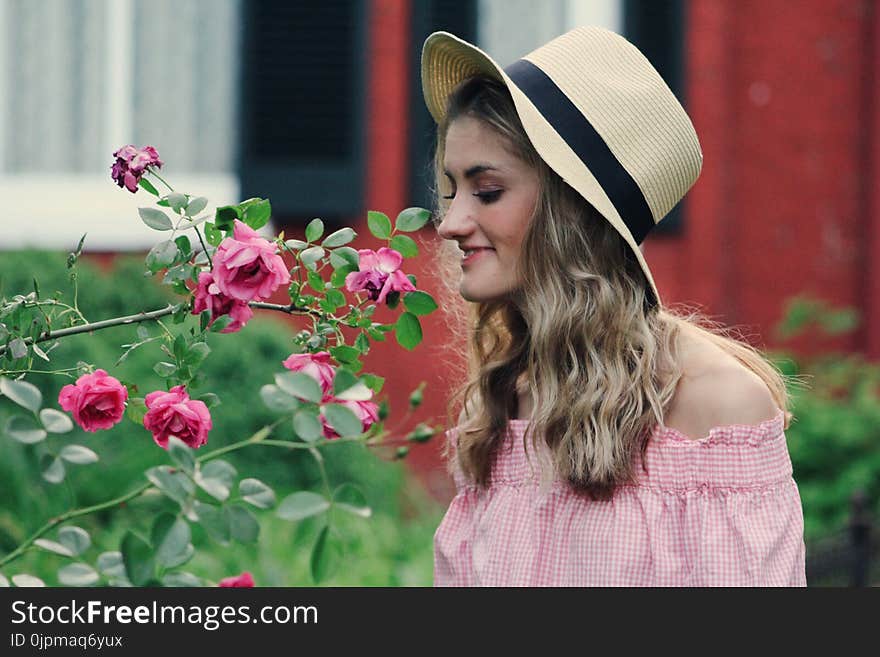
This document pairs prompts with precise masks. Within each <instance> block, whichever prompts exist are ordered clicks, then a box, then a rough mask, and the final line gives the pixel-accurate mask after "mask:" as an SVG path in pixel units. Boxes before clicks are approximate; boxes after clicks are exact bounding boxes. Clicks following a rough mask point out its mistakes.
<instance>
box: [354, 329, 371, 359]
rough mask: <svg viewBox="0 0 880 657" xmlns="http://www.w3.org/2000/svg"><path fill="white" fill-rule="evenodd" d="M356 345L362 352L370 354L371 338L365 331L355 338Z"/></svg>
mask: <svg viewBox="0 0 880 657" xmlns="http://www.w3.org/2000/svg"><path fill="white" fill-rule="evenodd" d="M354 346H355V347H356V348H357V350H358V351H360V352H361V353H362V354H368V353H369V352H370V339H369V338H368V337H367V336H366V335H365V334H364V333H358V336H357V337H356V338H355V339H354Z"/></svg>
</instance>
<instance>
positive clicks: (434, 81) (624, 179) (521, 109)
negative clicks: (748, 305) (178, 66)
mask: <svg viewBox="0 0 880 657" xmlns="http://www.w3.org/2000/svg"><path fill="white" fill-rule="evenodd" d="M474 75H486V76H489V77H493V78H496V79H498V80H500V81H501V82H503V83H504V84H505V85H506V86H507V88H508V89H509V90H510V95H511V96H512V97H513V103H514V105H515V107H516V111H517V114H518V115H519V118H520V120H521V121H522V124H523V127H524V128H525V131H526V134H527V135H528V137H529V140H530V141H531V142H532V145H533V146H534V147H535V150H536V151H537V152H538V154H539V155H540V156H541V158H542V159H543V160H544V161H545V162H546V163H547V165H548V166H550V168H552V169H553V170H554V171H555V172H556V173H557V174H559V176H560V177H561V178H562V179H563V180H564V181H565V182H566V183H568V184H569V185H570V186H571V187H573V188H574V189H575V190H577V191H578V192H579V193H580V194H581V196H583V197H584V198H585V199H586V200H587V201H588V202H589V203H590V204H591V205H592V206H593V207H595V208H596V210H598V211H599V212H600V213H601V214H602V216H603V217H605V218H606V219H607V220H608V221H609V222H610V223H611V225H612V226H614V228H615V229H616V230H617V232H618V233H620V235H621V236H622V237H623V239H624V240H626V243H627V244H628V245H629V247H630V249H632V252H633V254H634V255H635V257H636V258H637V260H638V262H639V264H640V265H641V267H642V270H643V271H644V272H645V276H647V278H648V281H649V283H650V285H651V289H652V290H653V292H654V295H655V300H656V301H658V302H659V299H660V295H659V293H658V292H657V286H656V284H655V283H654V277H653V276H652V275H651V271H650V270H649V269H648V265H647V263H646V262H645V259H644V257H643V256H642V252H641V250H640V249H639V244H640V243H641V242H642V240H643V239H644V238H645V236H646V235H647V234H648V232H649V231H650V230H651V229H652V228H653V227H654V226H655V225H656V224H657V223H658V222H659V221H660V220H661V219H663V217H665V216H666V214H667V213H668V212H669V211H670V210H671V209H672V208H673V207H674V206H675V204H676V203H678V201H679V200H681V198H682V197H683V196H684V195H685V193H686V192H687V191H688V189H690V187H691V185H693V184H694V181H695V180H696V179H697V176H699V174H700V168H701V166H702V163H703V154H702V152H701V150H700V142H699V140H698V139H697V134H696V132H695V131H694V126H693V124H692V123H691V121H690V119H689V118H688V115H687V114H686V113H685V111H684V108H683V107H682V106H681V104H680V103H679V102H678V100H677V99H676V97H675V94H673V93H672V91H671V90H670V89H669V87H668V86H667V85H666V83H665V82H664V81H663V78H661V77H660V74H659V73H657V71H656V69H655V68H654V67H653V66H652V65H651V63H650V62H649V61H648V60H647V59H646V58H645V56H644V55H643V54H642V53H641V52H639V50H638V49H637V48H636V47H635V46H634V45H632V44H631V43H630V42H629V41H627V40H626V39H624V38H623V37H622V36H620V35H618V34H615V33H614V32H611V31H609V30H605V29H602V28H599V27H580V28H577V29H574V30H572V31H570V32H567V33H566V34H563V35H562V36H560V37H557V38H556V39H553V40H552V41H550V42H549V43H547V44H545V45H543V46H541V47H540V48H538V49H537V50H534V51H532V52H531V53H530V54H528V55H526V56H525V57H523V58H522V59H520V60H518V61H516V62H514V63H513V64H511V65H510V66H507V67H506V68H502V67H501V66H499V65H498V64H497V63H496V62H495V61H494V60H493V59H492V58H491V57H489V56H488V55H487V54H486V53H484V52H483V51H482V50H480V49H479V48H477V47H476V46H474V45H472V44H470V43H468V42H466V41H463V40H462V39H459V38H458V37H456V36H454V35H452V34H449V33H448V32H435V33H434V34H432V35H430V36H429V37H428V38H427V39H426V40H425V44H424V46H423V48H422V91H423V93H424V96H425V103H426V104H427V106H428V111H430V112H431V115H432V116H433V117H434V120H435V121H437V122H438V123H441V122H442V121H443V119H444V117H445V113H446V102H447V98H448V97H449V95H450V94H451V93H452V91H453V90H454V89H455V87H456V86H457V85H458V84H459V83H460V82H462V81H463V80H465V79H466V78H469V77H471V76H474Z"/></svg>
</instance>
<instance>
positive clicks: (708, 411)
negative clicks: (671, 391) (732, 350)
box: [664, 345, 780, 439]
mask: <svg viewBox="0 0 880 657" xmlns="http://www.w3.org/2000/svg"><path fill="white" fill-rule="evenodd" d="M779 410H780V409H779V407H778V406H777V405H776V402H775V401H774V400H773V395H772V394H771V393H770V389H769V388H768V387H767V385H766V384H765V383H764V381H763V380H762V379H761V378H760V377H759V376H758V375H757V374H755V373H754V372H752V371H751V370H749V369H748V368H747V367H745V366H744V365H743V364H741V363H740V362H739V361H737V360H736V359H734V358H733V357H732V356H729V355H728V354H726V353H725V352H723V351H722V350H721V349H720V348H718V347H715V346H714V345H711V346H706V345H702V346H700V347H699V348H698V349H695V350H692V351H691V352H690V354H689V358H688V361H687V362H686V363H685V372H684V375H683V376H682V379H681V381H679V384H678V387H677V388H676V392H675V396H674V398H673V400H672V404H670V407H669V409H668V411H667V414H666V418H665V419H664V420H665V421H664V424H665V425H666V426H667V427H671V428H673V429H676V430H678V431H680V432H681V433H683V434H684V435H686V436H689V437H691V438H694V439H698V438H703V437H705V436H707V435H708V434H709V431H710V429H712V428H714V427H719V426H725V425H731V424H759V423H761V422H765V421H766V420H771V419H773V418H774V417H776V415H777V414H778V413H779Z"/></svg>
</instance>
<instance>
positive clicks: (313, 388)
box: [275, 372, 323, 404]
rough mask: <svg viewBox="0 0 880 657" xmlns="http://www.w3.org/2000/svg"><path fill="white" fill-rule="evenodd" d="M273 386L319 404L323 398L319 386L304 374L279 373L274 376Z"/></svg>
mask: <svg viewBox="0 0 880 657" xmlns="http://www.w3.org/2000/svg"><path fill="white" fill-rule="evenodd" d="M275 384H276V385H277V386H278V387H279V388H281V389H282V390H283V391H284V392H286V393H287V394H289V395H293V396H294V397H298V398H300V399H305V400H306V401H310V402H314V403H316V404H319V403H320V402H321V399H322V397H323V392H322V391H321V386H320V385H318V382H317V381H315V380H314V379H313V378H312V377H310V376H309V375H308V374H305V373H304V372H281V373H278V374H276V375H275Z"/></svg>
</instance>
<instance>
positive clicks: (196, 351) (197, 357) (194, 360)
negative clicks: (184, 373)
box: [183, 342, 211, 369]
mask: <svg viewBox="0 0 880 657" xmlns="http://www.w3.org/2000/svg"><path fill="white" fill-rule="evenodd" d="M210 353H211V347H209V346H208V343H207V342H196V343H195V344H192V345H190V347H189V349H188V350H187V352H186V356H185V357H184V359H183V362H184V363H185V364H186V365H188V366H189V367H192V368H193V369H195V368H197V367H198V366H199V365H201V364H202V363H203V362H204V360H205V359H206V358H207V357H208V354H210Z"/></svg>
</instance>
